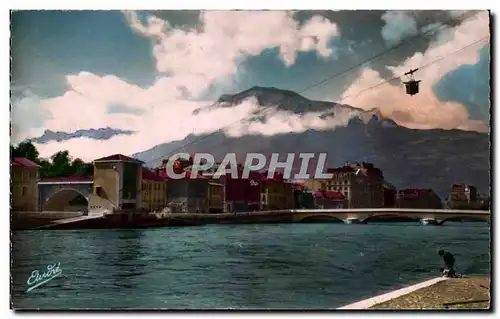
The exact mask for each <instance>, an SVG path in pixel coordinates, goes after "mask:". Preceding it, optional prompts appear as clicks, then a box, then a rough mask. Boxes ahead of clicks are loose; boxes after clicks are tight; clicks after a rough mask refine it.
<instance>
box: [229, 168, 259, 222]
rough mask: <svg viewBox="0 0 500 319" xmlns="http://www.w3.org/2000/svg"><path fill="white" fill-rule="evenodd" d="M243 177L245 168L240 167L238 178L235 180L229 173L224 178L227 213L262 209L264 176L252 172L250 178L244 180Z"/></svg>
mask: <svg viewBox="0 0 500 319" xmlns="http://www.w3.org/2000/svg"><path fill="white" fill-rule="evenodd" d="M242 175H243V166H241V165H238V176H237V178H233V176H232V175H231V174H229V173H228V174H226V175H225V177H224V180H225V194H224V195H225V207H226V212H232V213H239V212H249V211H256V210H259V209H260V197H261V194H260V193H261V182H262V180H263V176H262V174H261V173H259V172H254V171H250V172H249V175H248V178H242Z"/></svg>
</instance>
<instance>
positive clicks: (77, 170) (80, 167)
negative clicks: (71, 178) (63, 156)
mask: <svg viewBox="0 0 500 319" xmlns="http://www.w3.org/2000/svg"><path fill="white" fill-rule="evenodd" d="M71 171H72V173H73V175H77V176H90V175H92V174H93V173H94V165H92V164H91V163H85V162H84V161H83V160H81V159H80V158H76V159H74V160H73V162H72V163H71Z"/></svg>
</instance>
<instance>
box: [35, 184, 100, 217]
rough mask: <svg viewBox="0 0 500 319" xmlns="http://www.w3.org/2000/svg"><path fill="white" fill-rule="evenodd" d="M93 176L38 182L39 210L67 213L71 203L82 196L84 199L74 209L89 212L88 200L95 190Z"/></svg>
mask: <svg viewBox="0 0 500 319" xmlns="http://www.w3.org/2000/svg"><path fill="white" fill-rule="evenodd" d="M93 183H94V182H93V179H92V176H76V177H75V176H73V177H56V178H43V179H42V180H40V182H38V192H39V196H38V198H39V210H40V211H65V210H68V208H69V207H70V202H71V201H72V200H74V199H75V198H77V197H78V195H81V197H82V198H83V199H84V200H82V203H78V204H77V205H78V206H76V207H75V208H74V209H76V210H88V200H89V197H90V195H91V194H92V189H93Z"/></svg>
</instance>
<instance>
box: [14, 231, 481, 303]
mask: <svg viewBox="0 0 500 319" xmlns="http://www.w3.org/2000/svg"><path fill="white" fill-rule="evenodd" d="M11 241H12V255H11V257H12V266H11V274H12V281H13V287H12V302H13V306H14V307H15V308H42V309H67V308H141V309H144V308H170V309H172V308H176V309H193V308H194V309H198V308H281V309H282V308H337V307H340V306H342V305H345V304H348V303H351V302H355V301H358V300H361V299H364V298H368V297H372V296H374V295H376V294H379V293H383V292H386V291H390V290H393V289H396V288H400V287H403V286H406V285H408V284H412V283H416V282H418V281H422V280H425V279H428V278H431V277H435V276H437V275H438V274H439V273H438V271H439V267H440V266H441V262H442V261H441V259H440V257H439V256H438V254H437V251H438V250H439V249H440V248H443V249H445V250H449V251H451V252H452V253H453V254H454V256H455V258H456V261H457V265H456V268H457V271H458V272H459V273H464V274H468V275H472V274H485V275H487V274H489V273H490V255H489V249H490V248H489V244H490V228H489V225H488V224H486V223H480V222H477V223H447V224H444V225H443V226H421V225H419V224H417V223H373V224H366V225H346V224H328V223H324V224H266V225H263V224H253V225H206V226H197V227H172V228H155V229H137V230H133V229H128V230H127V229H121V230H116V229H115V230H67V231H66V230H64V231H63V230H59V231H43V230H42V231H40V230H39V231H15V232H13V233H12V236H11ZM54 263H59V265H60V266H59V268H60V269H61V270H62V274H61V275H60V276H58V277H55V278H54V279H52V280H50V281H48V282H47V283H45V284H43V285H40V286H39V287H37V288H35V289H33V290H31V291H29V292H26V290H27V288H29V286H28V285H27V280H28V278H29V277H30V274H31V273H32V271H33V270H35V269H38V270H40V272H43V271H46V269H47V265H50V264H54Z"/></svg>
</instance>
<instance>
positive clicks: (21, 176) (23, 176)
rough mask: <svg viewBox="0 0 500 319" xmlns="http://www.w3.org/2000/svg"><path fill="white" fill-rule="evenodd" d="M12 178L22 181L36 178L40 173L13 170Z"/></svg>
mask: <svg viewBox="0 0 500 319" xmlns="http://www.w3.org/2000/svg"><path fill="white" fill-rule="evenodd" d="M13 174H14V178H15V179H17V180H23V181H29V180H31V179H37V178H39V177H40V173H39V172H38V171H35V170H33V171H26V170H23V171H20V170H14V172H13Z"/></svg>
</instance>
